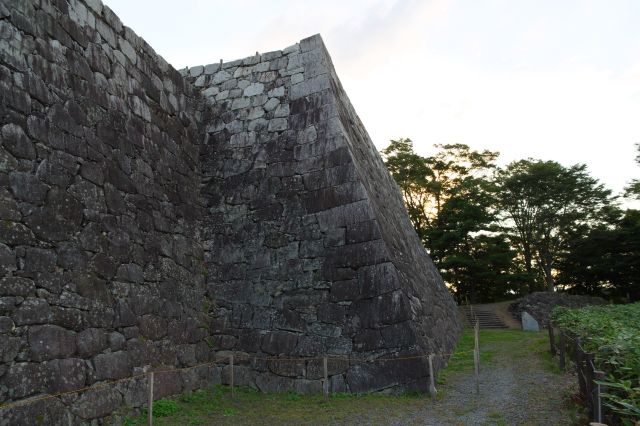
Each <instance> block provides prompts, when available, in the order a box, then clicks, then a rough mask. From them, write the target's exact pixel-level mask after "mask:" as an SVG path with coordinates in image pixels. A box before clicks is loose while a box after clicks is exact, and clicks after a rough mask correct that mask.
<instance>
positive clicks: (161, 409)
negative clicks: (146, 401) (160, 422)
mask: <svg viewBox="0 0 640 426" xmlns="http://www.w3.org/2000/svg"><path fill="white" fill-rule="evenodd" d="M178 412H180V406H179V405H178V403H177V402H176V401H174V400H172V399H160V400H158V401H156V402H154V403H153V416H154V417H169V416H172V415H174V414H176V413H178Z"/></svg>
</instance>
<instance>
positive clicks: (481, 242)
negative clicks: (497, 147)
mask: <svg viewBox="0 0 640 426" xmlns="http://www.w3.org/2000/svg"><path fill="white" fill-rule="evenodd" d="M436 148H438V151H437V152H436V154H435V155H433V156H430V157H422V156H420V155H418V154H416V153H415V152H414V151H413V143H412V142H411V140H410V139H399V140H394V141H391V144H390V145H389V146H388V147H387V148H385V149H384V150H383V151H382V154H383V157H384V159H385V163H386V165H387V168H388V170H389V171H390V172H391V174H392V176H393V177H394V179H395V180H396V182H397V183H398V185H399V186H400V189H401V191H402V193H403V196H404V199H405V204H406V206H407V210H408V212H409V217H410V218H411V222H412V224H413V226H414V227H415V229H416V232H417V233H418V236H419V237H420V239H421V240H422V242H423V244H424V246H425V247H426V248H427V250H428V251H429V254H430V255H431V258H432V259H433V260H434V263H435V264H436V266H438V268H439V269H440V271H441V273H442V275H443V278H444V279H445V281H446V282H447V283H449V284H450V285H452V286H453V287H454V288H455V291H456V296H457V297H458V298H459V299H460V300H463V299H465V298H470V299H472V301H488V300H487V298H489V299H491V298H492V297H498V294H502V295H504V294H506V293H507V292H508V291H509V290H510V288H507V287H508V286H509V285H510V282H509V279H508V278H507V277H509V276H511V275H510V274H511V272H512V269H513V268H512V267H510V266H511V265H512V264H513V256H514V254H515V253H514V252H513V250H511V249H510V248H509V247H508V245H507V244H506V242H505V240H504V239H503V238H500V237H499V236H496V235H495V234H496V233H495V231H496V228H495V226H494V224H493V223H494V221H495V218H496V212H495V209H494V206H495V202H496V200H495V187H494V185H493V182H492V179H491V177H492V175H493V171H494V169H495V160H496V158H497V156H498V153H496V152H491V151H481V152H480V151H474V150H471V149H470V148H469V147H468V146H467V145H463V144H452V145H436ZM492 286H498V287H499V288H501V289H502V290H500V291H496V292H494V289H493V288H492ZM494 293H495V294H494Z"/></svg>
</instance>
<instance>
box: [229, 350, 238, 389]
mask: <svg viewBox="0 0 640 426" xmlns="http://www.w3.org/2000/svg"><path fill="white" fill-rule="evenodd" d="M229 376H230V377H229V385H230V386H231V398H235V396H236V390H235V389H234V387H233V355H230V356H229Z"/></svg>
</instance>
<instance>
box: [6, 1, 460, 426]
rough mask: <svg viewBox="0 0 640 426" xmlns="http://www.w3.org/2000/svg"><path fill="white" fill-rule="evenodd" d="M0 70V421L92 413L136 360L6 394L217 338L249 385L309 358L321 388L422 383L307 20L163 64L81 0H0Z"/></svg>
mask: <svg viewBox="0 0 640 426" xmlns="http://www.w3.org/2000/svg"><path fill="white" fill-rule="evenodd" d="M180 73H182V74H183V75H180ZM0 77H1V78H0V99H1V101H2V102H1V103H0V358H1V360H0V361H1V362H0V404H7V403H15V402H18V403H22V402H25V404H24V405H19V406H16V407H14V408H11V409H7V410H2V411H0V425H5V424H6V425H14V424H35V423H41V424H83V423H91V422H93V423H95V422H96V419H104V418H105V417H107V416H109V415H111V414H113V413H114V412H117V411H118V410H121V409H124V410H125V411H126V410H129V409H131V408H136V407H140V406H142V405H143V404H145V403H146V391H147V379H146V377H144V376H141V377H139V378H135V379H132V380H124V381H121V382H118V383H116V384H110V385H108V386H104V387H100V388H96V389H94V390H90V391H84V392H80V393H77V394H70V395H66V396H64V397H62V398H55V399H47V400H39V401H37V402H29V401H28V400H29V399H30V398H37V397H38V396H40V395H43V394H57V393H60V392H66V391H71V390H75V389H79V388H83V387H87V386H93V385H96V384H106V383H111V382H113V381H117V380H120V379H127V378H129V377H132V376H136V375H139V374H141V373H143V372H144V371H147V370H149V369H151V370H154V369H162V370H166V369H179V368H183V367H193V366H196V365H200V364H202V363H209V362H214V361H221V362H222V364H224V363H226V361H227V359H228V356H229V355H230V354H232V353H233V354H234V355H235V360H236V369H235V373H236V377H235V381H236V383H237V384H245V385H248V386H253V387H256V388H258V389H260V390H265V391H279V390H296V391H299V392H319V391H320V387H321V380H320V379H321V378H322V376H323V371H322V363H321V360H320V359H321V358H322V357H325V356H328V357H330V361H329V365H328V367H329V378H330V383H329V385H330V389H331V390H332V391H352V392H364V391H384V392H398V391H402V390H410V389H424V388H425V386H426V383H427V380H426V376H427V369H426V364H425V362H424V359H420V358H415V356H416V355H423V354H427V353H430V352H448V351H450V349H451V348H452V347H453V345H454V343H455V340H456V337H457V333H458V330H459V323H458V320H457V316H456V310H455V307H454V305H453V301H452V299H451V297H450V295H449V294H448V293H447V290H446V288H445V287H444V285H443V283H442V280H441V279H440V276H439V275H438V273H437V271H436V270H435V268H434V267H433V264H432V263H431V261H430V260H429V258H428V256H427V255H426V253H425V251H424V249H423V248H422V247H421V245H420V241H419V240H418V238H417V236H416V235H415V233H414V232H413V230H412V228H411V225H410V223H409V220H408V217H407V215H406V211H405V210H404V207H403V205H402V200H401V197H400V192H399V191H398V189H397V187H396V186H395V184H394V183H393V181H392V179H391V178H390V176H389V174H388V173H387V171H386V170H385V168H384V164H383V163H382V161H381V159H380V157H379V155H378V154H377V152H376V150H375V147H374V146H373V144H372V143H371V140H370V139H369V137H368V135H367V133H366V131H365V129H364V127H363V126H362V123H361V122H360V120H359V119H358V117H357V115H356V114H355V112H354V110H353V108H352V106H351V104H350V103H349V100H348V98H347V97H346V95H345V93H344V91H343V89H342V87H341V85H340V82H339V80H338V78H337V76H336V74H335V70H334V69H333V66H332V64H331V60H330V58H329V55H328V53H327V52H326V49H325V47H324V45H323V43H322V40H321V39H320V37H319V36H314V37H311V38H308V39H305V40H303V41H301V42H300V43H299V44H296V45H294V46H291V47H289V48H287V49H284V50H282V51H276V52H270V53H264V54H257V55H254V56H251V57H249V58H245V59H242V60H238V61H233V62H227V63H222V62H221V63H216V64H212V65H206V66H198V67H193V68H190V69H187V70H183V71H181V72H178V71H176V70H175V69H173V68H172V67H171V66H170V65H168V64H167V63H166V62H165V61H164V60H163V59H162V58H161V57H160V56H158V55H157V54H156V53H155V52H154V51H153V49H152V48H151V47H149V46H148V45H147V44H146V42H145V41H144V40H142V39H140V38H139V37H137V36H136V35H135V34H134V33H133V31H131V30H130V29H129V28H127V27H125V26H123V25H122V23H121V22H120V20H119V19H118V18H117V16H116V15H115V14H114V13H113V12H112V11H111V10H110V9H109V8H108V7H106V6H103V5H102V3H101V2H100V1H99V0H2V1H1V2H0ZM407 357H408V358H409V359H408V360H403V361H400V360H399V359H400V358H407ZM292 359H295V360H294V361H292ZM381 359H385V360H387V361H384V362H380V360H381ZM389 360H390V361H389ZM441 363H442V362H441V361H439V362H437V363H436V368H439V367H440V366H441ZM228 379H229V368H228V367H223V366H222V365H220V364H218V366H214V365H213V364H212V365H209V366H202V367H197V368H192V369H189V370H182V371H175V372H172V373H163V374H158V375H157V376H156V385H155V395H156V397H163V396H166V395H172V394H176V393H179V392H182V391H184V390H191V389H195V388H199V387H203V386H206V385H210V384H211V383H212V382H228ZM123 407H124V408H123ZM101 421H102V420H100V422H101ZM108 421H110V420H107V422H108Z"/></svg>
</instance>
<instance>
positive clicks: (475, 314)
mask: <svg viewBox="0 0 640 426" xmlns="http://www.w3.org/2000/svg"><path fill="white" fill-rule="evenodd" d="M460 309H461V310H462V313H463V314H464V317H465V319H466V320H467V323H468V324H469V325H470V326H471V327H473V325H474V324H475V323H476V320H477V321H479V322H480V328H492V329H500V328H508V327H507V325H506V324H505V323H504V321H502V319H501V318H500V317H499V316H498V315H497V314H496V313H495V312H493V311H492V310H491V309H490V308H488V307H485V306H482V305H465V306H461V307H460Z"/></svg>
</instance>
